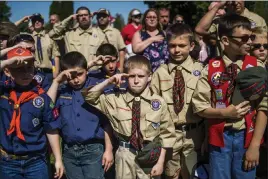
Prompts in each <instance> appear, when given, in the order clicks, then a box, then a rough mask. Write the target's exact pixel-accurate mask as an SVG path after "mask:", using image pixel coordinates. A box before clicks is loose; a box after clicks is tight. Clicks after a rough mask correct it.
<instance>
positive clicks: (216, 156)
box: [209, 130, 256, 179]
mask: <svg viewBox="0 0 268 179" xmlns="http://www.w3.org/2000/svg"><path fill="white" fill-rule="evenodd" d="M223 136H224V144H225V146H224V147H223V148H221V147H216V146H213V145H210V146H209V164H210V171H209V175H210V176H209V178H210V179H255V175H256V168H254V169H252V170H250V171H245V170H244V169H243V164H244V163H243V158H244V155H245V153H246V150H247V149H245V148H244V139H245V130H241V131H232V130H226V131H224V133H223Z"/></svg>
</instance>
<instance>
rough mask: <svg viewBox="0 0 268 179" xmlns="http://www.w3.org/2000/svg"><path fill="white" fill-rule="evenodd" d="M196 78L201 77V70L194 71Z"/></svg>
mask: <svg viewBox="0 0 268 179" xmlns="http://www.w3.org/2000/svg"><path fill="white" fill-rule="evenodd" d="M193 74H194V76H200V74H201V72H200V71H199V70H195V71H193Z"/></svg>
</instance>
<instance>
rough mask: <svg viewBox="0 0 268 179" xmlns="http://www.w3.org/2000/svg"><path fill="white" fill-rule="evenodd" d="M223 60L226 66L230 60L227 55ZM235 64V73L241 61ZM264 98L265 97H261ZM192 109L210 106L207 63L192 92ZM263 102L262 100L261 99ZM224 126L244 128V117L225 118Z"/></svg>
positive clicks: (200, 109) (240, 67) (198, 109)
mask: <svg viewBox="0 0 268 179" xmlns="http://www.w3.org/2000/svg"><path fill="white" fill-rule="evenodd" d="M223 61H224V63H225V65H226V67H228V66H229V65H230V64H231V63H232V61H231V60H230V59H229V58H228V57H227V56H225V55H224V56H223ZM235 64H237V65H238V69H237V73H239V72H240V71H241V69H242V65H243V61H242V60H238V61H236V62H235ZM257 66H263V64H262V63H261V62H259V61H258V62H257ZM263 100H265V99H263ZM192 101H193V111H194V113H198V112H201V111H203V110H205V109H207V108H211V107H212V105H211V87H210V85H209V83H208V65H207V66H206V67H205V68H204V69H203V70H202V73H201V77H200V79H199V81H198V83H197V86H196V89H195V91H194V94H193V98H192ZM263 102H264V101H263ZM263 102H261V103H263ZM259 107H261V106H258V107H257V110H259ZM226 126H233V128H234V129H238V130H241V129H245V128H246V126H245V119H244V118H243V119H242V120H235V119H234V120H227V121H226Z"/></svg>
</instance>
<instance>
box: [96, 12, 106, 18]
mask: <svg viewBox="0 0 268 179" xmlns="http://www.w3.org/2000/svg"><path fill="white" fill-rule="evenodd" d="M101 17H102V18H106V17H108V15H107V14H103V13H100V14H97V18H98V19H99V18H101Z"/></svg>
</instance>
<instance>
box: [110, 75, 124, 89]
mask: <svg viewBox="0 0 268 179" xmlns="http://www.w3.org/2000/svg"><path fill="white" fill-rule="evenodd" d="M128 76H129V75H128V74H126V73H120V74H116V75H114V76H112V77H110V78H109V83H110V84H116V85H117V86H120V84H122V83H124V82H125V81H124V80H123V79H122V78H124V77H128Z"/></svg>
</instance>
